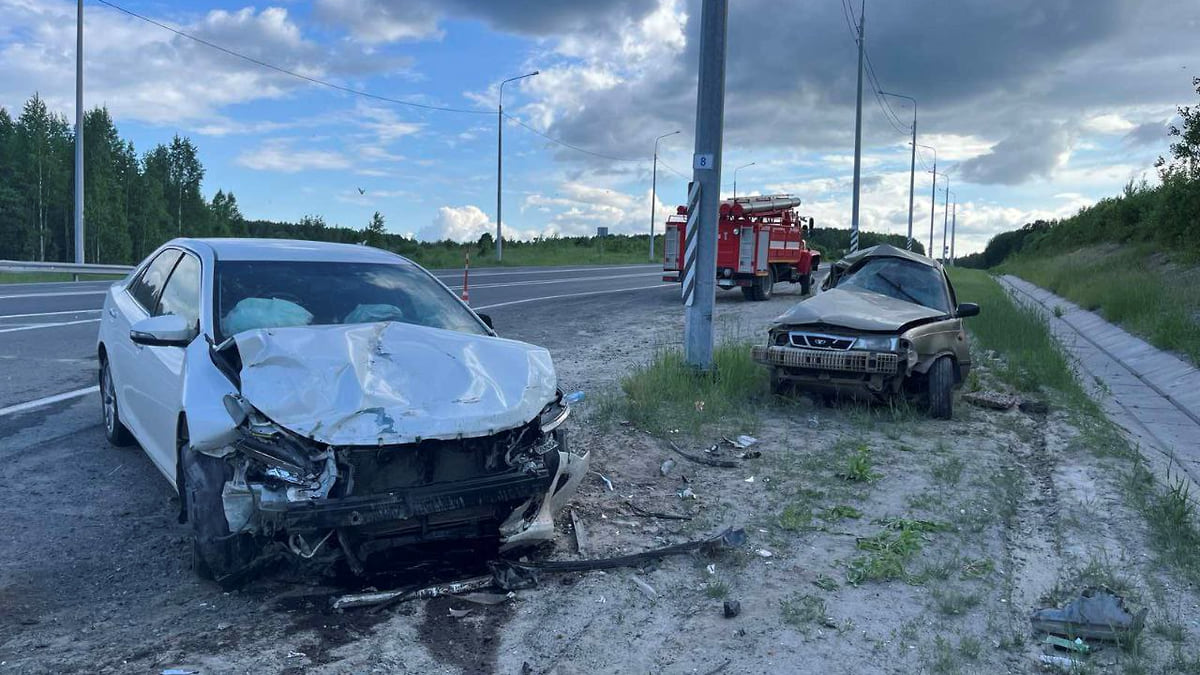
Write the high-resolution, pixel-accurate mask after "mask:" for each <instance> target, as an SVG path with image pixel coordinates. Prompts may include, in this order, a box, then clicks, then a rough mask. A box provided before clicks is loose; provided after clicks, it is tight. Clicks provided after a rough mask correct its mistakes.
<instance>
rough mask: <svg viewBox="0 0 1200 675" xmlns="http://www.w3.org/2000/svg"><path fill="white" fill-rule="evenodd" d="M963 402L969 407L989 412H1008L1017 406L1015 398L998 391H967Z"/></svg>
mask: <svg viewBox="0 0 1200 675" xmlns="http://www.w3.org/2000/svg"><path fill="white" fill-rule="evenodd" d="M963 400H964V401H966V402H967V403H970V404H971V405H974V406H978V407H980V408H988V409H990V410H1008V409H1010V408H1012V407H1013V406H1015V405H1016V404H1017V397H1016V396H1013V395H1011V394H1005V393H1003V392H999V391H969V392H967V393H965V394H963Z"/></svg>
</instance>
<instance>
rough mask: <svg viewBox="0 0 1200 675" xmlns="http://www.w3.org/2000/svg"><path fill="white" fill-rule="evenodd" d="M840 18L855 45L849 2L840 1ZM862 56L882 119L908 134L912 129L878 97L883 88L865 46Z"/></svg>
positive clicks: (856, 40)
mask: <svg viewBox="0 0 1200 675" xmlns="http://www.w3.org/2000/svg"><path fill="white" fill-rule="evenodd" d="M842 16H843V17H844V18H845V19H846V28H848V29H849V30H850V35H851V37H852V39H853V40H854V44H856V45H857V44H858V31H857V30H855V28H854V27H855V26H857V25H858V18H857V17H856V16H855V15H854V8H853V7H851V6H850V4H849V0H842ZM863 56H864V57H865V58H866V61H867V78H868V79H869V80H870V81H871V85H872V91H871V93H872V94H873V95H874V96H875V102H876V103H877V104H879V109H880V111H881V112H883V116H884V118H885V119H886V120H887V121H888V124H890V125H891V126H892V128H894V129H895V130H896V131H897V132H899V133H902V134H907V133H909V132H910V131H912V127H909V126H907V125H905V124H904V123H903V122H901V121H900V116H899V115H897V114H896V112H895V111H894V110H892V107H891V106H890V105H889V104H888V102H887V100H886V99H884V98H883V96H881V95H880V92H881V91H883V87H882V86H881V85H880V84H879V76H878V75H876V73H875V65H874V64H873V63H871V54H870V53H869V52H868V51H867V48H866V47H865V46H864V47H863Z"/></svg>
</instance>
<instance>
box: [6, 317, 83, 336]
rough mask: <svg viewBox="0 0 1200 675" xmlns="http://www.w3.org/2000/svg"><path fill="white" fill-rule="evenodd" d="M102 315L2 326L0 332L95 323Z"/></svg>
mask: <svg viewBox="0 0 1200 675" xmlns="http://www.w3.org/2000/svg"><path fill="white" fill-rule="evenodd" d="M99 320H100V317H96V318H95V319H80V320H79V321H59V322H57V323H35V324H33V325H32V326H20V327H18V328H0V333H16V332H18V331H23V330H34V329H37V328H57V327H59V326H76V325H79V324H81V323H94V322H96V321H99Z"/></svg>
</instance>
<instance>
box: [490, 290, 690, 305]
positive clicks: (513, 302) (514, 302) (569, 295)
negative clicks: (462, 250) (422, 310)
mask: <svg viewBox="0 0 1200 675" xmlns="http://www.w3.org/2000/svg"><path fill="white" fill-rule="evenodd" d="M678 285H679V284H655V285H653V286H636V287H634V288H613V289H611V290H607V291H587V292H585V293H564V294H563V295H544V296H542V297H540V298H525V299H524V300H509V301H508V302H495V303H492V304H490V305H479V306H478V307H472V308H471V309H476V310H478V309H493V308H496V307H507V306H508V305H520V304H522V303H526V302H537V301H538V300H558V299H559V298H581V297H583V296H585V295H603V294H605V293H624V292H625V291H644V290H647V289H650V288H666V287H667V286H678Z"/></svg>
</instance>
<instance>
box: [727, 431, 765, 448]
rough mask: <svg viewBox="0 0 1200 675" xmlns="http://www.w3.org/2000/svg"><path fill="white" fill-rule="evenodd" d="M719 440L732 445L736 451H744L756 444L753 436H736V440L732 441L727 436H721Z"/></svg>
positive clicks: (756, 440)
mask: <svg viewBox="0 0 1200 675" xmlns="http://www.w3.org/2000/svg"><path fill="white" fill-rule="evenodd" d="M721 440H723V441H725V442H726V443H728V444H730V445H732V446H733V447H735V448H737V449H738V450H745V449H746V448H748V447H750V446H752V445H754V444H755V443H757V442H758V439H757V438H755V437H753V436H746V435H744V434H743V435H741V436H738V437H737V438H734V439H731V438H729V437H728V436H722V437H721Z"/></svg>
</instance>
